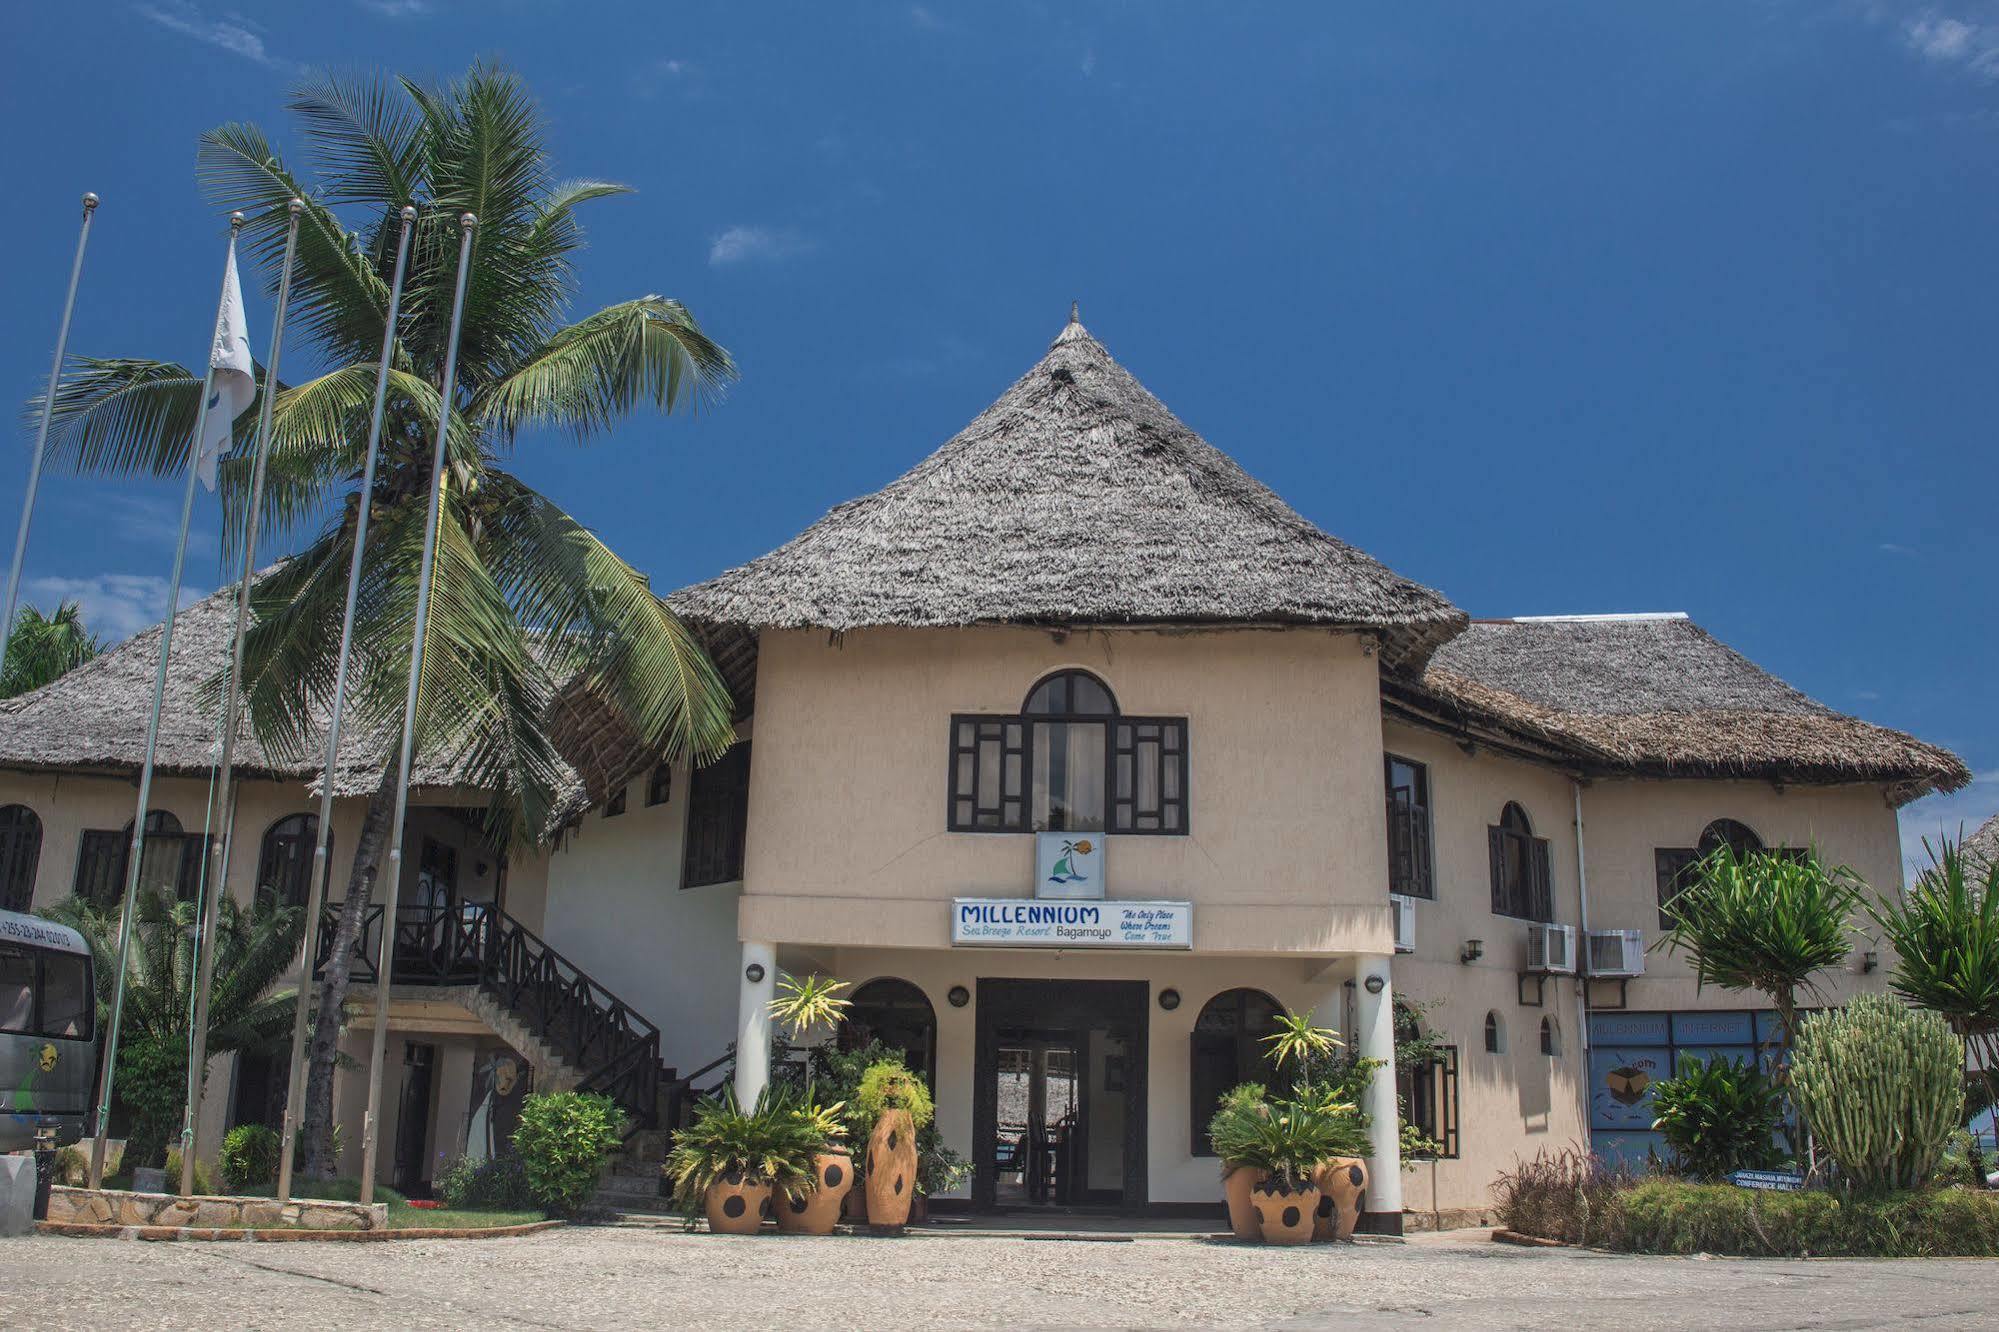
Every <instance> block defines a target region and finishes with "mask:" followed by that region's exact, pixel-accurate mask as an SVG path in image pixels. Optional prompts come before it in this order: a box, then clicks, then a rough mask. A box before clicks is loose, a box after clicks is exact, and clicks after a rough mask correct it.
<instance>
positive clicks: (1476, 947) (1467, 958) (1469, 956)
mask: <svg viewBox="0 0 1999 1332" xmlns="http://www.w3.org/2000/svg"><path fill="white" fill-rule="evenodd" d="M1484 956H1485V940H1483V939H1467V940H1465V946H1464V947H1463V948H1461V949H1459V950H1458V961H1459V962H1461V963H1463V964H1464V965H1465V966H1470V965H1471V964H1472V963H1474V962H1476V961H1478V960H1479V959H1480V958H1482V957H1484Z"/></svg>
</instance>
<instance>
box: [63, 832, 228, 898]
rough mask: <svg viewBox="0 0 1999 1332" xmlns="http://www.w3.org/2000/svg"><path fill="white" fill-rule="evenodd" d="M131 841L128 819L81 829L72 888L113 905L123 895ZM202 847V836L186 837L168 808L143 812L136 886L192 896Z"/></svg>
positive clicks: (204, 848) (196, 887)
mask: <svg viewBox="0 0 1999 1332" xmlns="http://www.w3.org/2000/svg"><path fill="white" fill-rule="evenodd" d="M131 846H132V824H131V821H130V820H127V821H126V823H125V827H124V828H123V829H122V830H120V831H117V832H113V831H112V830H111V829H109V828H86V829H85V830H84V833H83V840H82V843H81V844H80V845H79V846H78V848H77V856H76V880H75V882H74V884H73V885H72V891H74V892H75V893H76V895H77V896H78V897H81V898H83V899H85V900H86V901H89V902H91V903H93V904H95V905H96V906H97V907H98V909H99V910H103V911H116V910H118V909H119V907H120V905H121V904H122V903H123V902H124V900H125V874H126V869H127V865H128V861H127V856H128V854H129V853H130V850H131ZM207 852H208V839H207V838H205V837H191V836H189V835H188V834H186V833H184V832H182V831H181V826H180V820H179V819H177V818H175V817H174V816H173V815H172V814H171V813H169V812H168V811H166V810H164V809H156V810H153V811H152V812H151V813H149V814H147V815H146V840H145V854H144V856H143V858H142V859H141V860H140V862H139V888H140V891H142V892H147V891H158V892H164V893H169V894H173V895H175V896H178V897H179V898H181V899H182V900H183V901H192V900H193V898H194V896H195V894H196V893H197V892H198V891H199V890H200V888H201V875H202V871H203V870H204V869H206V868H207V866H206V865H205V863H204V862H205V861H206V860H207V858H208V856H207Z"/></svg>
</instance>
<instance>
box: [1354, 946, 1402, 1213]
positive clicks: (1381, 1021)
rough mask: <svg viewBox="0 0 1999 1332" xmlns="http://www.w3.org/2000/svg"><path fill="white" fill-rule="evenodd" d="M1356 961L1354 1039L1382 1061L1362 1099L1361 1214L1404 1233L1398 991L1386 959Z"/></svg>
mask: <svg viewBox="0 0 1999 1332" xmlns="http://www.w3.org/2000/svg"><path fill="white" fill-rule="evenodd" d="M1354 961H1355V966H1354V1040H1356V1041H1357V1042H1359V1045H1360V1049H1359V1053H1360V1054H1361V1055H1363V1056H1364V1057H1366V1058H1368V1059H1379V1060H1381V1061H1382V1067H1380V1068H1378V1069H1376V1070H1375V1073H1374V1080H1373V1081H1372V1082H1370V1083H1369V1084H1368V1087H1367V1093H1366V1095H1365V1096H1364V1097H1363V1098H1362V1100H1361V1109H1363V1110H1365V1111H1367V1113H1368V1116H1369V1118H1370V1119H1371V1121H1372V1122H1371V1124H1370V1125H1369V1127H1368V1131H1367V1136H1368V1157H1367V1201H1366V1203H1365V1205H1364V1206H1363V1208H1362V1210H1363V1211H1365V1212H1373V1213H1386V1214H1387V1215H1389V1216H1392V1217H1394V1218H1395V1225H1396V1230H1397V1233H1400V1229H1401V1222H1402V1146H1401V1138H1400V1124H1399V1122H1398V1120H1397V1118H1396V1113H1395V988H1394V986H1393V985H1391V984H1390V983H1389V975H1388V964H1389V959H1388V958H1387V957H1385V956H1381V955H1376V954H1363V955H1361V956H1360V957H1358V958H1356V959H1354ZM1377 981H1379V982H1380V984H1379V985H1378V986H1377V985H1376V983H1375V982H1377Z"/></svg>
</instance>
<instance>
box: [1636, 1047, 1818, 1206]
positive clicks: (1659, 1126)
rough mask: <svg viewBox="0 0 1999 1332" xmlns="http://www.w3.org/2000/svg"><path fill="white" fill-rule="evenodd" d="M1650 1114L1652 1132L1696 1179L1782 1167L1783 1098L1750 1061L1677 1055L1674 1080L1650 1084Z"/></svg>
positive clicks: (1680, 1166)
mask: <svg viewBox="0 0 1999 1332" xmlns="http://www.w3.org/2000/svg"><path fill="white" fill-rule="evenodd" d="M1652 1112H1653V1113H1654V1114H1655V1115H1656V1116H1657V1118H1656V1119H1654V1120H1653V1121H1652V1127H1653V1129H1654V1130H1656V1131H1657V1132H1658V1133H1660V1134H1661V1135H1663V1136H1664V1138H1665V1139H1666V1145H1667V1146H1668V1147H1671V1148H1672V1149H1673V1151H1674V1153H1675V1155H1676V1157H1677V1158H1678V1165H1679V1168H1680V1169H1681V1170H1682V1171H1684V1172H1685V1173H1686V1174H1688V1175H1691V1176H1693V1177H1694V1178H1695V1179H1703V1180H1714V1179H1720V1178H1721V1177H1723V1176H1724V1175H1729V1174H1733V1173H1734V1172H1735V1171H1737V1170H1774V1169H1775V1168H1776V1167H1777V1166H1779V1165H1781V1164H1783V1162H1784V1157H1785V1154H1784V1152H1783V1151H1782V1149H1780V1148H1779V1147H1778V1146H1777V1132H1778V1130H1779V1129H1780V1128H1781V1127H1782V1125H1783V1122H1784V1094H1783V1092H1782V1091H1781V1090H1779V1088H1778V1087H1777V1085H1776V1083H1775V1082H1774V1081H1772V1080H1771V1078H1770V1077H1769V1076H1768V1075H1766V1074H1765V1073H1764V1072H1763V1070H1762V1069H1761V1068H1759V1067H1758V1066H1757V1065H1756V1064H1755V1063H1753V1062H1749V1061H1737V1060H1734V1059H1731V1058H1729V1057H1728V1056H1726V1055H1716V1056H1714V1057H1713V1058H1712V1059H1708V1060H1706V1061H1705V1062H1703V1061H1702V1060H1701V1059H1699V1058H1697V1057H1695V1056H1694V1055H1681V1056H1680V1066H1679V1068H1678V1069H1677V1070H1675V1072H1674V1074H1673V1076H1672V1077H1670V1078H1663V1079H1661V1080H1660V1081H1658V1082H1655V1083H1653V1084H1652Z"/></svg>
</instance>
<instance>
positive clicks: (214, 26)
mask: <svg viewBox="0 0 1999 1332" xmlns="http://www.w3.org/2000/svg"><path fill="white" fill-rule="evenodd" d="M135 8H136V9H137V10H138V12H139V16H140V17H141V18H145V19H150V20H151V21H152V22H154V23H157V24H159V25H160V26H161V27H162V28H168V29H171V30H172V31H174V32H178V33H181V34H183V35H185V36H188V37H192V38H194V39H195V40H196V41H198V42H205V43H207V44H208V45H210V46H215V47H220V48H221V49H222V50H224V51H228V52H229V53H231V54H232V55H239V56H242V57H243V58H244V59H245V60H253V61H255V62H256V63H257V64H259V65H270V66H279V65H282V64H283V63H284V62H283V61H281V60H279V59H277V58H276V57H275V56H273V55H272V54H271V53H270V52H269V51H268V50H266V49H265V47H264V39H263V37H262V36H261V35H259V34H258V33H257V32H256V30H255V29H254V28H253V27H251V26H250V23H249V20H247V19H244V18H242V17H241V16H240V15H236V14H230V15H228V16H226V17H224V18H219V19H211V18H209V17H207V16H206V15H205V14H203V13H202V12H201V11H200V10H199V9H197V8H195V7H194V6H193V5H191V4H187V3H185V0H164V2H163V3H161V4H142V5H138V6H135Z"/></svg>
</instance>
